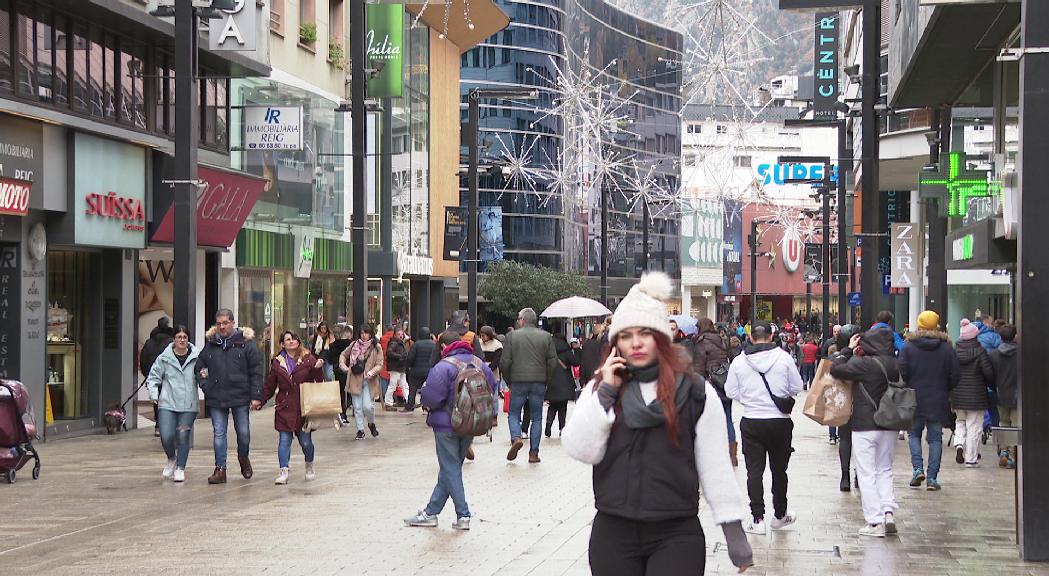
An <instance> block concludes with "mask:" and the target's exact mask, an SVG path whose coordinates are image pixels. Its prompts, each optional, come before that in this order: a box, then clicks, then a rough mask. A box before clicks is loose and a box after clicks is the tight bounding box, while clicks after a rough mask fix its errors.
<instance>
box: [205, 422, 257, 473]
mask: <svg viewBox="0 0 1049 576" xmlns="http://www.w3.org/2000/svg"><path fill="white" fill-rule="evenodd" d="M208 412H209V413H210V414H211V427H212V429H213V430H214V432H215V440H214V445H215V467H216V468H222V469H223V470H225V469H226V450H227V447H226V429H227V428H229V414H230V412H232V413H233V429H234V430H235V431H236V433H237V456H240V457H243V458H247V457H248V448H249V447H250V445H251V420H250V416H249V415H250V414H251V407H250V406H234V407H232V408H215V407H210V408H208Z"/></svg>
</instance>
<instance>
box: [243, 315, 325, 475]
mask: <svg viewBox="0 0 1049 576" xmlns="http://www.w3.org/2000/svg"><path fill="white" fill-rule="evenodd" d="M280 341H281V346H282V350H281V351H280V352H278V353H277V355H276V356H274V357H273V360H272V361H271V362H270V371H269V374H268V375H267V376H266V385H265V387H264V388H263V392H262V400H261V401H259V400H255V401H253V402H252V407H253V408H255V409H256V410H260V409H261V408H262V405H263V404H265V403H266V402H267V401H269V399H270V398H272V397H273V395H274V394H276V395H277V399H276V401H275V402H274V410H273V427H274V428H276V429H277V432H279V433H280V440H279V441H278V443H277V460H278V461H279V462H280V474H279V475H278V476H277V480H276V484H287V483H288V473H289V470H290V469H289V462H290V460H291V439H292V436H295V437H297V438H298V439H299V446H301V447H302V454H303V456H305V457H306V480H313V479H314V478H316V477H317V476H316V473H315V472H314V469H313V458H314V447H313V438H312V435H311V433H310V432H309V431H304V430H303V427H304V426H305V424H306V419H305V418H303V417H302V412H301V410H300V409H299V384H302V383H303V382H324V360H321V359H320V358H317V357H316V356H314V355H313V353H311V352H310V351H309V350H308V349H307V348H306V347H304V346H303V345H302V341H301V340H299V336H298V335H297V334H295V333H294V332H291V331H286V332H284V333H283V334H281V335H280Z"/></svg>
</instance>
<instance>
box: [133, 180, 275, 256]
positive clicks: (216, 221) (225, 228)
mask: <svg viewBox="0 0 1049 576" xmlns="http://www.w3.org/2000/svg"><path fill="white" fill-rule="evenodd" d="M198 178H200V179H201V180H203V181H204V182H205V183H206V185H205V186H204V187H203V188H201V189H200V192H198V193H197V245H198V246H212V247H218V248H229V246H230V244H233V241H234V240H236V239H237V234H238V233H239V232H240V228H241V226H243V225H244V221H245V220H246V219H247V218H248V215H249V214H251V210H252V208H254V207H255V201H257V200H258V199H259V196H261V195H262V190H263V187H264V186H265V185H266V181H265V180H263V179H262V178H257V177H254V176H249V175H246V174H238V173H233V172H225V171H222V170H216V169H214V168H205V167H203V166H201V167H200V168H199V169H198ZM174 240H175V205H174V204H172V205H171V207H170V208H168V211H167V213H165V214H164V219H163V220H161V221H160V226H158V227H157V231H156V233H154V234H153V239H152V241H153V242H174Z"/></svg>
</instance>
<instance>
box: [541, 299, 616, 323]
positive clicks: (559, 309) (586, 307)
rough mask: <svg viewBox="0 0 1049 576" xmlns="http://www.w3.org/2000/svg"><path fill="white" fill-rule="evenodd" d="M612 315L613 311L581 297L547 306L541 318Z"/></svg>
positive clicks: (595, 301)
mask: <svg viewBox="0 0 1049 576" xmlns="http://www.w3.org/2000/svg"><path fill="white" fill-rule="evenodd" d="M611 313H612V311H611V310H609V309H608V308H605V306H604V305H603V304H601V303H600V302H598V301H597V300H591V299H590V298H583V297H581V296H570V297H568V298H564V299H562V300H558V301H557V302H554V303H553V304H551V305H549V306H547V307H546V310H543V313H542V314H541V316H543V317H545V318H587V317H590V316H608V315H609V314H611Z"/></svg>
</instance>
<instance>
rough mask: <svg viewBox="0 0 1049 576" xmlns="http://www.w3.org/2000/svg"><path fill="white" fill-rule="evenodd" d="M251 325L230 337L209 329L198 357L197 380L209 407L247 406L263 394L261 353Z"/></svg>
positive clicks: (259, 398) (236, 331)
mask: <svg viewBox="0 0 1049 576" xmlns="http://www.w3.org/2000/svg"><path fill="white" fill-rule="evenodd" d="M254 338H255V332H254V331H253V330H252V329H251V328H243V329H237V330H235V331H234V332H233V334H232V335H230V337H229V338H222V336H220V335H219V333H218V331H217V330H215V329H214V328H212V329H211V330H208V333H207V342H206V343H205V344H204V349H203V350H201V351H200V356H198V357H197V366H196V370H197V383H198V384H200V388H201V389H202V390H203V391H204V398H205V399H206V400H207V402H208V406H209V407H214V408H234V407H237V406H247V405H248V404H251V401H252V400H259V401H261V400H262V399H263V396H262V354H261V353H260V352H259V347H258V346H257V345H256V344H255V341H254Z"/></svg>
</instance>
